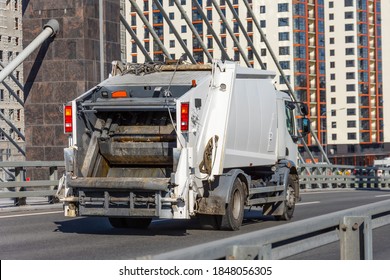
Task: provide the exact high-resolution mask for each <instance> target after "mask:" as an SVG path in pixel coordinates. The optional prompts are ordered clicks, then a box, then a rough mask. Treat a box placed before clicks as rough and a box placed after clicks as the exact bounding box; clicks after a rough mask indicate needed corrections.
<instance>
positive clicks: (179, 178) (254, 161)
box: [62, 60, 307, 230]
mask: <svg viewBox="0 0 390 280" xmlns="http://www.w3.org/2000/svg"><path fill="white" fill-rule="evenodd" d="M273 78H274V73H273V72H269V71H264V70H258V69H252V68H245V67H241V66H239V65H237V64H236V63H233V62H228V61H226V62H222V61H218V60H215V61H213V63H212V64H205V65H185V64H179V63H177V64H174V65H159V64H151V63H149V64H144V65H142V64H140V65H133V64H131V65H127V66H124V65H120V64H115V68H114V69H113V76H112V77H110V78H108V79H107V80H105V81H103V82H102V83H101V84H99V85H98V86H96V87H94V88H92V89H91V90H89V91H88V92H86V93H84V94H83V95H81V96H80V97H78V98H76V99H75V100H73V101H71V102H69V103H68V104H67V105H66V106H65V109H64V112H65V117H64V120H65V131H66V132H67V133H69V139H70V140H69V142H70V143H69V147H68V148H66V149H65V151H64V154H65V163H66V178H65V193H64V197H63V198H62V201H63V202H64V206H65V207H64V209H65V215H66V216H72V217H74V216H105V217H108V218H109V221H110V223H111V225H112V226H114V227H147V226H149V224H150V222H151V221H152V219H153V218H160V219H190V218H195V217H198V218H200V220H201V222H202V223H203V224H204V225H208V226H212V227H213V228H216V229H228V230H237V229H239V227H240V226H241V224H242V221H243V216H244V208H245V207H248V206H258V207H262V209H263V213H264V215H273V216H275V218H277V219H283V220H288V219H290V218H291V217H292V215H293V212H294V207H295V202H296V201H297V198H298V197H299V183H298V174H297V167H296V165H297V140H298V138H299V137H298V131H297V125H296V118H295V115H294V111H296V109H297V108H298V107H302V108H303V110H302V111H303V112H304V111H305V108H304V106H301V105H300V104H297V103H294V102H293V101H292V100H291V98H290V97H289V96H288V95H287V94H286V93H284V92H279V91H277V90H276V89H275V87H274V85H273V82H272V79H273ZM301 120H302V121H303V123H304V125H303V132H306V131H307V126H306V124H307V119H306V118H305V117H302V118H301Z"/></svg>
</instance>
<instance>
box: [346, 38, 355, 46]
mask: <svg viewBox="0 0 390 280" xmlns="http://www.w3.org/2000/svg"><path fill="white" fill-rule="evenodd" d="M354 42H355V37H354V36H345V43H346V44H349V43H354Z"/></svg>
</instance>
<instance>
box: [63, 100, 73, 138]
mask: <svg viewBox="0 0 390 280" xmlns="http://www.w3.org/2000/svg"><path fill="white" fill-rule="evenodd" d="M72 131H73V125H72V106H69V105H66V106H64V132H65V133H72Z"/></svg>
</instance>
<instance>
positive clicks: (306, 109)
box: [299, 103, 309, 116]
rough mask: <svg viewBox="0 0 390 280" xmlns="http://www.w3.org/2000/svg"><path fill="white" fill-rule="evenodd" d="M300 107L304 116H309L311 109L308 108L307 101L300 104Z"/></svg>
mask: <svg viewBox="0 0 390 280" xmlns="http://www.w3.org/2000/svg"><path fill="white" fill-rule="evenodd" d="M299 109H300V110H301V114H302V116H307V114H309V109H308V108H307V104H306V103H300V104H299Z"/></svg>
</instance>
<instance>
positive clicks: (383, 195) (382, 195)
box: [375, 194, 390, 197]
mask: <svg viewBox="0 0 390 280" xmlns="http://www.w3.org/2000/svg"><path fill="white" fill-rule="evenodd" d="M385 196H390V194H381V195H376V196H375V197H385Z"/></svg>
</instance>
